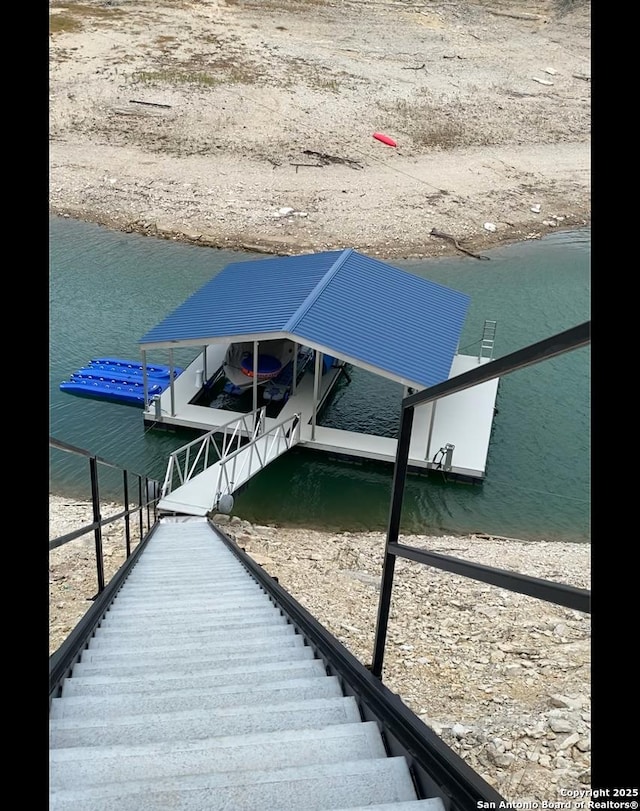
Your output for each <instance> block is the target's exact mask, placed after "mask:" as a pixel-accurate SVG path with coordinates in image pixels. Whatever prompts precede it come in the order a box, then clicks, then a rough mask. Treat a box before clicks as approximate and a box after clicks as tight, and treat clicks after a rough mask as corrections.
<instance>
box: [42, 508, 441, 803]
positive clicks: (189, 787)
mask: <svg viewBox="0 0 640 811" xmlns="http://www.w3.org/2000/svg"><path fill="white" fill-rule="evenodd" d="M49 808H50V811H116V810H117V811H161V810H164V809H167V811H168V809H171V810H172V811H223V809H224V811H324V810H327V811H328V809H333V810H334V811H339V810H340V809H343V810H344V811H346V809H351V811H357V809H361V808H362V809H364V808H367V809H369V811H376V809H377V811H444V804H443V802H442V800H440V799H439V798H432V799H426V800H425V799H422V800H421V799H418V797H417V795H416V791H415V788H414V783H413V780H412V777H411V774H410V771H409V768H408V765H407V762H406V761H405V759H404V758H402V757H389V756H388V754H387V752H386V750H385V747H384V743H383V739H382V737H381V735H380V732H379V730H378V727H377V725H376V724H375V723H373V722H371V721H367V722H365V721H363V720H362V718H361V715H360V711H359V709H358V706H357V703H356V701H355V699H354V698H353V697H351V696H346V695H344V693H343V691H342V687H341V684H340V680H339V679H338V678H337V677H336V676H333V675H328V674H327V671H326V668H325V666H324V664H323V662H322V661H321V660H319V659H316V658H314V655H313V652H312V649H311V648H309V647H308V646H306V645H305V642H304V639H303V638H302V636H301V635H300V634H299V633H297V631H296V628H295V627H294V626H293V625H292V624H291V623H289V621H288V620H287V618H286V617H285V616H283V615H282V614H281V612H280V610H279V609H278V607H277V606H276V605H275V604H274V603H273V601H272V600H271V599H270V597H269V596H268V595H267V594H266V593H265V592H264V591H263V590H262V588H261V587H260V585H259V584H257V583H256V582H255V581H254V580H253V578H252V577H251V575H250V574H249V573H248V572H247V571H246V570H245V568H244V567H243V565H242V563H241V562H240V561H239V560H238V559H237V558H236V557H235V555H233V553H232V552H231V551H230V550H229V549H228V548H227V546H226V545H225V544H224V542H223V541H222V539H221V538H220V536H219V535H218V534H217V533H216V531H215V530H214V529H213V528H212V527H211V526H210V524H209V523H208V522H207V521H206V519H200V518H192V519H187V520H184V519H182V520H175V519H168V518H164V519H162V521H161V523H160V526H159V527H158V528H157V530H156V532H155V533H154V535H153V536H152V537H151V539H150V541H149V543H148V546H147V548H146V549H145V550H144V552H143V553H142V555H141V556H140V559H139V561H138V562H137V564H136V565H135V567H134V568H133V569H132V571H131V573H130V575H129V577H128V578H127V580H126V582H125V584H124V585H123V587H122V588H121V590H120V592H119V593H118V595H117V596H116V598H115V599H114V601H113V603H112V606H111V607H110V608H109V610H108V611H107V612H106V614H105V616H104V619H103V621H102V622H101V624H100V626H99V628H98V629H97V630H96V632H95V635H94V637H93V638H92V639H91V640H90V642H89V644H88V647H87V648H86V650H84V651H83V653H82V655H81V658H80V661H79V662H78V663H77V664H76V665H75V666H74V667H73V671H72V673H71V676H70V677H69V678H67V679H66V680H65V682H64V684H63V686H62V690H61V694H60V696H59V697H57V698H54V699H53V700H52V703H51V710H50V793H49Z"/></svg>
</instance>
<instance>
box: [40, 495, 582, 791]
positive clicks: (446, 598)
mask: <svg viewBox="0 0 640 811" xmlns="http://www.w3.org/2000/svg"><path fill="white" fill-rule="evenodd" d="M118 509H120V508H119V507H118V506H117V505H103V513H104V514H105V515H108V514H112V513H115V512H117V511H118ZM88 510H89V505H87V504H84V503H82V502H77V501H74V500H71V499H65V498H63V497H54V496H51V497H50V534H51V537H56V536H59V535H61V534H63V533H64V532H67V531H69V530H70V529H71V528H75V527H77V526H78V525H81V524H82V523H84V522H85V521H87V516H88V515H90V512H88ZM214 520H215V522H216V523H217V524H218V525H219V526H220V527H221V529H222V530H223V531H224V532H226V533H227V534H228V535H229V536H230V537H231V538H232V539H234V540H235V541H236V543H237V544H238V545H239V546H240V547H241V548H243V549H244V550H245V551H246V552H247V553H248V554H249V555H251V557H252V558H253V559H254V560H255V561H256V562H257V563H258V564H260V565H261V566H263V568H264V569H265V570H266V571H267V572H268V573H269V574H270V575H272V576H274V577H277V578H278V580H279V582H280V584H281V585H282V586H283V587H284V588H285V589H286V590H287V591H288V592H289V593H290V594H291V595H292V596H293V597H295V598H296V599H297V600H298V601H299V602H300V603H301V604H302V605H303V606H304V607H305V608H306V609H307V610H309V611H310V612H311V613H312V614H313V616H315V617H316V618H317V619H318V620H319V621H320V622H321V623H322V624H323V625H324V626H325V627H326V628H327V629H328V630H329V631H330V632H331V633H332V634H333V635H334V636H335V637H336V638H337V639H339V640H340V641H341V642H342V644H344V645H345V647H346V648H347V649H348V650H349V651H350V652H351V653H352V654H353V655H355V656H356V657H357V658H358V659H359V660H360V661H362V662H364V663H365V664H367V663H369V661H370V658H371V655H372V650H373V636H374V631H375V621H376V613H377V604H378V590H379V584H380V574H381V567H382V554H383V550H384V534H383V533H379V532H365V533H351V532H341V533H329V532H321V531H317V530H310V529H304V528H299V527H296V528H289V527H273V526H259V525H252V524H250V523H249V522H246V521H243V520H242V519H241V518H239V517H237V516H234V517H231V518H229V517H228V516H215V519H214ZM403 541H405V542H407V543H410V544H412V545H414V546H422V547H425V548H429V549H430V550H432V551H437V552H442V553H445V554H449V555H454V556H457V557H462V558H465V559H469V560H473V561H476V562H480V563H484V564H487V565H491V566H497V567H499V568H503V569H510V570H514V571H519V572H523V573H526V574H530V575H532V576H535V577H540V578H543V579H548V580H554V581H556V582H561V583H566V584H569V585H573V586H576V587H579V588H590V577H591V574H590V569H591V549H590V546H589V545H587V544H570V543H559V542H548V541H545V540H540V541H532V542H525V541H517V540H511V539H501V538H495V537H488V536H476V535H469V536H464V537H455V536H410V537H406V538H403ZM103 543H104V549H105V559H106V562H107V570H108V576H111V575H112V574H113V572H115V570H116V569H117V568H118V566H119V565H121V563H122V562H123V560H124V540H123V534H122V529H121V528H119V527H117V526H115V525H114V526H113V527H112V528H111V529H110V530H109V531H108V532H107V533H106V534H105V538H104V541H103ZM49 569H50V575H49V589H50V591H49V594H50V616H49V624H50V650H51V652H53V650H55V649H56V648H57V647H58V646H59V645H60V643H61V642H62V641H63V639H64V638H65V637H66V636H67V635H68V633H69V631H70V630H71V629H72V628H73V627H74V626H75V624H76V623H77V622H78V620H79V619H80V618H81V616H82V615H83V614H84V613H85V611H86V610H87V608H88V602H87V599H88V598H89V597H90V596H91V594H92V593H94V592H95V582H96V576H95V563H94V557H93V543H92V537H91V538H90V539H89V540H86V541H82V540H77V541H73V542H71V543H70V544H67V545H65V546H64V547H61V548H58V549H56V550H53V551H52V552H50V554H49ZM590 640H591V630H590V617H589V616H588V615H585V614H582V613H580V612H577V611H573V610H569V609H565V608H562V607H559V606H555V605H552V604H549V603H545V602H542V601H539V600H534V599H533V598H529V597H525V596H522V595H517V594H512V593H511V592H507V591H505V590H503V589H499V588H495V587H492V586H488V585H485V584H482V583H475V582H473V581H469V580H467V579H466V578H462V577H459V576H456V575H452V574H448V573H445V572H438V571H435V570H432V569H429V568H427V567H422V566H418V564H415V563H412V562H409V561H402V560H400V561H398V563H397V565H396V578H395V588H394V596H393V601H392V611H391V618H390V624H389V632H388V639H387V648H386V653H385V665H384V673H383V678H384V681H385V684H387V686H388V687H389V688H390V689H391V690H393V691H394V692H396V693H398V695H399V696H400V697H401V698H402V700H403V701H404V702H405V703H406V704H407V706H409V707H410V708H411V709H412V710H413V711H414V712H415V713H416V714H417V715H419V716H420V717H421V718H422V719H423V720H424V721H425V722H426V723H427V724H428V725H429V726H431V727H432V728H433V729H434V730H435V731H436V733H437V734H438V735H440V737H442V739H443V740H444V741H445V742H446V743H447V744H448V745H449V746H451V747H452V748H453V749H454V750H455V751H456V752H458V754H460V756H461V757H462V758H463V759H464V760H465V761H466V762H467V763H468V764H469V765H470V766H471V767H472V768H473V769H475V770H476V771H477V772H478V773H480V774H481V775H482V776H483V777H484V779H485V780H487V782H489V783H490V784H491V785H493V786H494V787H495V788H496V790H497V791H499V792H500V793H501V794H502V795H503V796H504V797H505V798H506V799H507V800H508V801H509V802H533V803H542V802H563V801H564V802H566V801H567V799H566V796H567V795H566V794H563V792H573V791H576V792H577V791H580V790H584V788H585V787H586V786H588V785H589V784H590V770H591V754H590V750H591V736H590V730H591V648H590ZM576 796H577V795H576Z"/></svg>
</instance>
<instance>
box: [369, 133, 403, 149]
mask: <svg viewBox="0 0 640 811" xmlns="http://www.w3.org/2000/svg"><path fill="white" fill-rule="evenodd" d="M373 137H374V138H376V139H377V140H378V141H382V143H383V144H387V146H398V144H397V143H396V142H395V141H394V140H393V138H389V136H388V135H384V133H382V132H374V133H373Z"/></svg>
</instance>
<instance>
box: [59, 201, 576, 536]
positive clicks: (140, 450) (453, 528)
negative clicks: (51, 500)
mask: <svg viewBox="0 0 640 811" xmlns="http://www.w3.org/2000/svg"><path fill="white" fill-rule="evenodd" d="M590 250H591V243H590V231H589V230H588V229H585V230H579V231H573V232H566V233H552V234H551V235H550V236H549V237H547V238H545V239H543V240H535V241H528V242H524V243H519V244H516V245H512V246H508V247H504V248H500V249H496V250H494V251H491V252H489V253H488V255H489V256H490V257H491V260H490V261H488V262H487V261H485V262H480V261H478V260H475V259H472V258H470V257H452V258H446V259H435V260H423V261H405V262H395V264H396V265H397V266H398V267H402V268H405V269H407V270H410V271H412V272H414V273H417V274H419V275H421V276H424V277H425V278H428V279H431V280H433V281H436V282H439V283H441V284H445V285H448V286H449V287H452V288H454V289H457V290H461V291H463V292H465V293H468V294H469V295H470V296H471V307H470V310H469V315H468V318H467V321H466V323H465V327H464V330H463V334H462V337H461V341H460V348H461V350H462V351H464V352H467V353H469V354H473V353H475V352H476V351H477V342H478V340H479V338H480V336H481V334H482V327H483V324H484V321H485V320H486V319H493V320H496V321H497V322H498V327H497V334H496V347H495V357H500V356H502V355H506V354H508V353H509V352H512V351H514V350H516V349H520V348H522V347H523V346H526V345H528V344H530V343H534V342H535V341H539V340H542V339H544V338H547V337H549V336H550V335H552V334H554V333H557V332H560V331H562V330H564V329H568V328H570V327H573V326H575V325H577V324H580V323H582V322H584V321H587V320H589V318H590ZM250 258H256V259H258V258H260V257H258V256H257V255H253V256H252V255H251V254H244V253H242V254H241V253H232V252H228V251H218V250H214V249H210V248H200V247H195V246H190V245H182V244H178V243H175V242H172V241H166V240H157V239H153V238H150V237H143V236H140V235H137V234H123V233H120V232H113V231H110V230H108V229H105V228H102V227H100V226H96V225H93V224H89V223H82V222H78V221H74V220H70V219H64V218H57V217H52V218H51V220H50V434H51V435H52V436H54V437H56V438H57V439H60V440H62V441H65V442H68V443H71V444H73V445H77V446H80V447H82V448H85V449H87V450H88V451H90V452H91V453H95V454H97V455H99V456H101V457H103V458H105V459H107V460H109V461H111V462H114V463H115V464H118V465H121V466H122V467H125V468H128V469H129V470H131V471H134V472H136V473H144V474H146V475H148V476H150V477H153V478H159V479H162V478H163V477H164V472H165V468H166V462H167V457H168V455H169V453H171V451H172V450H175V449H176V448H177V447H179V446H180V445H181V444H183V443H184V442H186V441H188V440H190V439H191V438H193V434H192V433H190V432H188V431H181V432H179V433H177V434H166V433H163V432H159V431H148V430H147V431H145V429H144V427H143V422H142V414H141V411H140V410H139V409H136V408H133V407H130V406H122V405H117V404H113V403H106V402H99V401H95V400H87V399H82V398H79V397H73V396H71V395H69V394H65V393H63V392H60V391H59V388H58V386H59V383H60V382H61V381H62V380H64V379H65V378H66V377H67V376H68V375H69V374H70V373H71V372H73V371H75V370H76V369H77V368H79V367H81V366H83V365H85V364H86V362H87V361H88V360H89V359H90V358H92V357H94V356H98V355H117V356H121V357H128V358H138V357H139V349H138V345H137V340H138V339H139V337H140V336H141V335H143V334H144V333H145V332H146V331H147V330H148V329H150V328H151V327H152V326H154V325H155V324H156V323H157V322H158V321H159V320H161V319H162V318H163V317H164V316H165V315H166V314H167V313H168V312H169V311H170V310H172V309H173V308H174V307H176V306H177V305H178V304H180V303H182V301H183V300H184V299H185V298H186V297H187V296H189V295H190V294H191V293H192V292H194V290H196V289H197V288H198V287H200V286H201V285H202V284H203V283H204V282H205V281H207V280H208V279H210V278H211V277H212V276H213V275H215V274H216V273H217V272H218V271H220V270H221V269H222V268H223V267H225V266H226V265H227V264H229V263H230V262H234V261H239V260H244V259H250ZM192 357H193V356H192V355H191V354H189V353H184V354H182V355H181V353H176V356H175V362H176V363H177V364H178V365H183V364H185V363H188V362H189V361H190V360H191V359H192ZM153 359H154V360H156V361H157V362H163V358H161V357H157V358H156V357H154V358H153ZM164 362H166V359H165V360H164ZM399 397H400V392H399V387H397V386H396V385H395V384H393V383H391V382H390V381H386V380H383V379H380V378H378V377H376V376H374V375H371V374H369V373H367V372H365V371H363V370H360V369H353V370H352V380H351V383H350V384H347V383H346V381H345V383H343V384H342V385H341V386H340V388H339V390H338V392H337V393H336V396H335V397H334V398H333V399H332V401H331V403H330V405H329V407H328V408H327V410H326V411H325V413H324V414H323V417H322V423H323V424H326V425H336V426H340V427H343V428H348V429H351V430H361V431H369V430H374V431H376V432H378V433H382V434H387V435H394V432H395V430H396V428H397V425H398V422H399V416H400V412H399V402H400V400H399ZM497 406H498V414H497V416H496V419H495V423H494V429H493V435H492V440H491V445H490V449H489V457H488V463H487V477H486V480H485V482H484V483H483V484H482V485H480V486H478V485H461V484H452V483H445V482H443V481H442V480H441V479H439V478H438V477H433V476H432V477H428V478H427V477H424V476H420V477H418V476H416V477H413V476H411V477H410V478H409V480H408V484H407V488H406V494H405V501H404V510H403V527H402V528H403V530H404V531H406V532H425V533H429V532H433V533H440V532H450V533H454V534H455V533H466V532H470V531H480V532H491V533H494V534H499V535H506V536H510V537H518V538H524V539H541V538H544V539H548V540H568V541H575V542H585V541H588V540H589V539H590V499H589V495H590V494H589V489H590V350H589V348H583V349H579V350H576V351H574V352H571V353H568V354H566V355H564V356H561V357H559V358H556V359H554V360H551V361H547V362H545V363H542V364H538V365H537V366H534V367H531V368H529V369H523V370H520V371H518V372H515V373H513V374H511V375H509V376H507V377H505V378H503V379H502V381H501V383H500V388H499V394H498V402H497ZM85 480H86V462H80V461H79V460H77V459H75V458H74V457H70V456H69V455H66V454H62V453H60V452H57V451H53V452H52V453H51V456H50V489H51V491H52V492H55V493H61V494H65V495H70V496H74V497H86V495H87V492H86V485H85ZM391 482H392V468H391V466H384V465H378V464H375V463H370V464H369V463H367V464H355V463H352V462H339V461H336V460H332V459H329V458H327V457H325V456H324V455H322V454H319V453H313V452H311V451H306V450H304V449H302V448H297V449H294V450H293V451H291V452H289V453H288V454H287V455H286V456H284V457H282V458H280V459H279V460H277V461H276V462H274V463H272V464H271V465H270V466H269V467H268V468H267V469H265V470H264V471H263V472H262V473H260V474H259V475H258V476H256V477H255V478H254V479H253V480H252V481H251V483H250V485H249V487H248V488H247V489H246V490H245V491H243V492H242V493H240V494H238V495H237V497H236V507H235V512H236V513H237V514H239V515H241V516H242V517H244V518H247V519H248V520H250V521H254V522H257V523H280V524H286V525H292V524H301V525H306V526H315V527H326V528H331V529H337V530H365V529H385V528H386V524H387V520H388V513H389V504H390V495H391ZM110 486H113V488H114V492H119V490H118V489H117V488H118V487H119V479H118V480H114V481H113V483H112V484H111V481H110V480H109V477H105V481H104V482H103V484H102V487H103V488H104V489H108V488H109V487H110Z"/></svg>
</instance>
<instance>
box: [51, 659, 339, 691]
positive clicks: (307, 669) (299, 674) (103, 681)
mask: <svg viewBox="0 0 640 811" xmlns="http://www.w3.org/2000/svg"><path fill="white" fill-rule="evenodd" d="M326 675H327V671H326V668H325V665H324V663H323V662H322V661H321V660H320V659H301V660H300V661H297V662H296V661H294V662H281V661H277V662H272V663H270V664H263V663H260V664H254V665H249V666H247V665H238V666H236V667H231V668H225V669H217V670H216V669H215V668H209V669H208V670H202V671H200V672H199V673H197V674H196V673H193V672H191V671H190V672H188V673H185V674H184V675H182V676H181V675H179V674H178V675H176V674H174V673H164V674H162V673H160V674H155V673H154V674H146V675H145V676H143V677H142V678H132V677H131V676H128V677H126V678H122V677H119V678H118V677H109V676H102V675H101V676H94V677H93V678H82V677H81V676H80V675H78V674H77V673H76V670H75V668H74V671H73V678H72V679H66V680H65V682H64V685H63V687H62V696H61V697H62V698H71V697H72V696H114V695H118V694H120V693H127V694H129V695H133V694H136V693H150V692H151V691H153V692H154V693H155V694H156V695H158V694H160V693H162V692H165V691H167V690H169V691H175V690H189V689H193V690H195V689H202V688H204V687H209V686H211V685H215V686H216V687H224V686H226V685H230V684H235V685H238V686H241V685H244V684H253V685H255V684H259V683H263V684H269V683H272V682H274V681H282V680H283V679H291V678H298V679H299V678H306V677H310V676H313V677H325V676H326Z"/></svg>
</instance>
